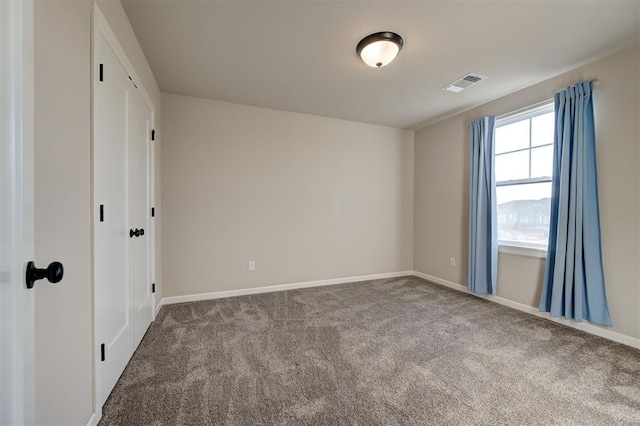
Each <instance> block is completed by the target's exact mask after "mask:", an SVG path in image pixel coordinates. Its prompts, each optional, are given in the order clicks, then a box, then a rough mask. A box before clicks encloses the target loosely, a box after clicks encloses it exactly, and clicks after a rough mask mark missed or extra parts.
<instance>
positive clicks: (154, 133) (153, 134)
mask: <svg viewBox="0 0 640 426" xmlns="http://www.w3.org/2000/svg"><path fill="white" fill-rule="evenodd" d="M151 140H152V141H155V140H156V131H155V129H154V130H152V131H151Z"/></svg>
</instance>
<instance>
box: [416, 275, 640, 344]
mask: <svg viewBox="0 0 640 426" xmlns="http://www.w3.org/2000/svg"><path fill="white" fill-rule="evenodd" d="M412 275H415V276H416V277H419V278H422V279H425V280H427V281H431V282H433V283H436V284H440V285H442V286H445V287H449V288H452V289H454V290H458V291H461V292H463V293H467V294H471V295H473V296H476V297H479V298H482V299H486V300H489V301H491V302H495V303H499V304H501V305H505V306H508V307H510V308H513V309H517V310H519V311H522V312H526V313H528V314H531V315H535V316H537V317H540V318H544V319H546V320H549V321H553V322H556V323H558V324H562V325H566V326H567V327H571V328H575V329H577V330H581V331H584V332H586V333H590V334H595V335H596V336H600V337H604V338H605V339H609V340H613V341H614V342H618V343H622V344H624V345H628V346H631V347H634V348H637V349H640V339H638V338H635V337H631V336H627V335H626V334H621V333H618V332H615V331H613V330H609V329H606V328H602V327H599V326H597V325H594V324H591V323H586V322H576V321H574V320H570V319H566V318H554V317H552V316H551V315H549V313H548V312H540V311H539V310H538V309H537V308H534V307H532V306H528V305H525V304H523V303H519V302H514V301H513V300H509V299H505V298H504V297H499V296H492V295H484V294H475V293H473V292H471V291H469V289H467V287H466V286H463V285H462V284H458V283H454V282H452V281H447V280H444V279H442V278H438V277H434V276H433V275H428V274H425V273H422V272H418V271H413V272H412Z"/></svg>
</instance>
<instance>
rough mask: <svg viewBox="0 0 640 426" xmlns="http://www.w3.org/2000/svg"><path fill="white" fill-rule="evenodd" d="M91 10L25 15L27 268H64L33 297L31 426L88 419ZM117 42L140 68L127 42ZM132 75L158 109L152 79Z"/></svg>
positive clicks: (79, 6) (83, 1) (38, 8)
mask: <svg viewBox="0 0 640 426" xmlns="http://www.w3.org/2000/svg"><path fill="white" fill-rule="evenodd" d="M91 8H92V2H91V1H90V0H67V1H64V0H61V1H58V0H39V1H36V3H35V10H34V14H35V17H34V18H35V52H34V54H35V55H34V56H35V57H34V60H35V75H34V80H35V81H34V84H35V87H34V96H35V111H34V112H35V117H34V119H35V148H34V154H35V188H34V190H35V194H34V195H35V260H36V264H37V266H39V267H45V266H46V265H47V264H48V263H49V262H51V261H53V260H59V261H61V262H62V263H63V264H64V268H65V275H64V279H63V280H62V282H60V283H59V284H56V285H53V284H49V283H47V282H46V281H40V282H38V283H37V284H36V287H35V293H36V318H35V337H36V343H35V349H36V358H35V376H36V422H37V423H38V424H64V425H84V424H86V422H87V421H88V420H89V418H90V416H91V414H92V413H93V412H94V407H93V379H92V378H93V358H92V356H93V355H92V346H93V337H92V328H93V325H92V318H93V313H92V279H91V274H92V271H91V151H90V149H91V133H90V132H91V121H90V120H91V115H90V114H91V91H90V89H91V74H90V64H91ZM107 9H108V10H110V11H111V12H113V13H109V14H107V13H105V15H106V16H107V19H109V21H110V24H111V25H112V26H113V28H114V30H115V31H116V32H120V33H123V32H124V30H123V28H126V27H127V25H128V21H126V16H125V15H124V12H122V13H120V12H118V10H120V11H121V9H122V8H121V6H120V3H119V2H117V3H111V4H109V5H108V6H107ZM114 11H115V12H114ZM129 32H130V33H129V35H130V34H132V31H131V29H130V28H129ZM120 41H121V43H122V44H123V47H124V49H125V50H126V52H127V54H128V55H129V57H130V59H131V61H132V62H133V63H134V65H136V66H137V67H141V65H140V64H141V63H142V61H143V60H144V57H142V58H141V57H140V56H139V55H140V54H141V51H140V49H139V46H138V48H137V49H134V48H133V47H135V43H137V42H135V38H133V39H131V38H130V37H125V38H124V39H121V40H120ZM132 46H133V47H132ZM147 68H148V66H147ZM140 75H141V76H143V84H144V85H145V87H147V88H148V90H149V92H151V95H152V97H153V96H155V98H154V101H155V102H157V105H158V106H159V104H160V94H159V91H158V90H157V85H156V84H155V81H151V80H150V79H152V78H153V76H152V75H151V76H150V77H149V75H148V74H145V72H144V70H143V71H141V72H140ZM145 78H146V80H144V79H145ZM154 93H155V94H154ZM158 113H159V112H158Z"/></svg>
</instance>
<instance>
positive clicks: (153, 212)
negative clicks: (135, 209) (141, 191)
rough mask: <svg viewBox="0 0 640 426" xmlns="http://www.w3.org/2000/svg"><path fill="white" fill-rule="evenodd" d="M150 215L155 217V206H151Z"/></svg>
mask: <svg viewBox="0 0 640 426" xmlns="http://www.w3.org/2000/svg"><path fill="white" fill-rule="evenodd" d="M151 217H156V208H155V207H151Z"/></svg>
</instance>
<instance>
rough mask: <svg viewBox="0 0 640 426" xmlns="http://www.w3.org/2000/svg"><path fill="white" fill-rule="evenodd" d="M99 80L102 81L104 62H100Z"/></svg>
mask: <svg viewBox="0 0 640 426" xmlns="http://www.w3.org/2000/svg"><path fill="white" fill-rule="evenodd" d="M100 81H104V64H100Z"/></svg>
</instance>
